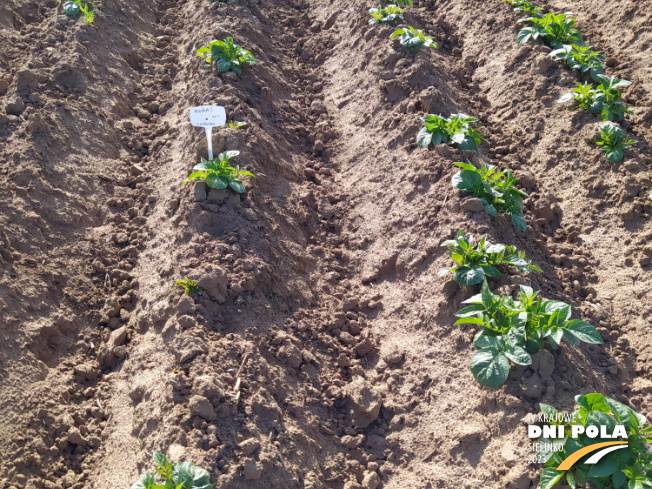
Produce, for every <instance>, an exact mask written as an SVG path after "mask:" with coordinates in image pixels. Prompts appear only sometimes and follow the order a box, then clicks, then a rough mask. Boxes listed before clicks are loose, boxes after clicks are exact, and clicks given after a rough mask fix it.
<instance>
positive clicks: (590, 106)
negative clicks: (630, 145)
mask: <svg viewBox="0 0 652 489" xmlns="http://www.w3.org/2000/svg"><path fill="white" fill-rule="evenodd" d="M596 77H597V78H598V80H599V81H601V82H602V83H600V85H598V86H597V87H595V88H594V87H593V85H591V84H589V83H584V84H582V83H577V84H576V87H575V88H574V89H573V90H572V91H571V92H570V93H567V94H565V95H563V96H562V97H561V98H560V99H559V100H558V101H557V102H559V103H565V102H568V101H569V100H576V101H577V103H578V107H579V108H580V109H584V110H588V111H589V112H591V113H592V114H600V115H601V117H602V120H603V121H613V120H618V119H619V120H623V119H625V114H632V115H633V114H634V112H632V111H631V109H630V108H629V107H627V105H625V104H624V103H623V102H621V101H620V98H621V96H622V94H621V92H620V90H618V88H621V87H627V86H629V85H631V84H632V82H630V81H627V80H622V79H620V78H616V77H613V76H606V75H601V74H597V75H596Z"/></svg>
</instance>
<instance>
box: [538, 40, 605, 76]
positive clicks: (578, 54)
mask: <svg viewBox="0 0 652 489" xmlns="http://www.w3.org/2000/svg"><path fill="white" fill-rule="evenodd" d="M549 56H550V57H552V58H554V59H555V61H566V64H568V67H569V68H570V69H571V70H577V71H579V72H580V73H587V72H588V73H589V74H590V75H591V78H593V79H594V80H595V81H597V82H599V81H600V79H599V78H598V75H604V62H605V57H604V56H603V55H602V54H600V53H599V52H598V51H594V50H593V47H592V46H589V45H586V46H581V45H579V44H564V45H563V46H562V47H561V48H559V49H555V50H554V51H552V52H551V53H550V55H549Z"/></svg>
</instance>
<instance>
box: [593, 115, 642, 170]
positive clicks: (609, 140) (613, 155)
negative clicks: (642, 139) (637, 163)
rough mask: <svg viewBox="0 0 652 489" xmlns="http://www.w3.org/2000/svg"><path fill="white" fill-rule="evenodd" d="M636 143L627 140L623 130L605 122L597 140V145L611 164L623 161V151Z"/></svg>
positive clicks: (632, 140) (599, 130)
mask: <svg viewBox="0 0 652 489" xmlns="http://www.w3.org/2000/svg"><path fill="white" fill-rule="evenodd" d="M636 143H638V141H636V140H634V139H625V133H624V132H623V130H622V129H621V128H620V127H618V126H615V125H613V124H611V123H610V122H605V123H604V124H602V125H601V126H600V128H599V129H598V135H597V137H596V138H595V144H597V145H598V147H599V148H600V150H601V151H604V152H605V156H606V157H607V161H608V162H609V163H619V162H620V161H622V159H623V157H624V153H623V150H624V149H625V148H627V147H628V146H631V145H632V144H636Z"/></svg>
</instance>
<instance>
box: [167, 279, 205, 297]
mask: <svg viewBox="0 0 652 489" xmlns="http://www.w3.org/2000/svg"><path fill="white" fill-rule="evenodd" d="M174 284H175V285H176V286H178V287H181V288H182V289H183V290H184V291H185V294H186V295H190V294H197V295H201V293H202V290H201V287H199V286H198V285H197V282H195V281H194V280H192V279H189V278H188V277H185V278H184V279H183V280H177V281H176V282H174Z"/></svg>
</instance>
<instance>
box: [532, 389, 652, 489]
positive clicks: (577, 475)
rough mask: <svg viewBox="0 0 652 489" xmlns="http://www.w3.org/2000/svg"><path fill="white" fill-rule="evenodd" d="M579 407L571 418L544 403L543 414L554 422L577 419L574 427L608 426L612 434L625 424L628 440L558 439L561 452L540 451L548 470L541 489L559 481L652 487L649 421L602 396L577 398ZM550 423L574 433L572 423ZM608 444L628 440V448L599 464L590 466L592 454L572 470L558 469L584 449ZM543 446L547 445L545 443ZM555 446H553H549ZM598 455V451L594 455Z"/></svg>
mask: <svg viewBox="0 0 652 489" xmlns="http://www.w3.org/2000/svg"><path fill="white" fill-rule="evenodd" d="M575 402H576V403H577V404H578V406H579V408H578V409H576V410H575V411H573V413H570V416H568V417H565V416H563V415H561V416H560V413H558V412H557V410H556V409H555V408H554V407H552V406H549V405H547V404H541V412H542V413H544V414H546V415H548V416H550V417H551V419H564V420H565V419H574V420H575V421H574V422H573V423H572V424H574V425H581V426H583V427H585V429H586V428H587V427H589V426H595V427H597V428H598V429H600V428H601V427H602V426H606V430H607V432H608V433H612V432H613V431H614V428H615V426H616V425H623V426H624V428H625V432H626V434H627V438H626V439H625V438H621V439H620V440H616V439H612V438H609V439H606V438H601V437H596V438H589V437H588V436H587V435H586V434H585V433H584V434H579V436H578V437H577V438H573V437H570V436H567V437H566V438H564V439H556V440H555V443H554V445H557V444H558V443H559V444H560V445H561V446H562V449H561V450H559V451H556V452H555V451H552V448H550V449H547V450H544V451H540V452H539V456H540V458H541V459H542V460H544V461H545V465H544V467H545V468H544V469H543V472H542V474H541V478H540V479H539V486H540V487H541V489H552V488H553V487H555V486H556V485H557V483H558V482H560V481H563V482H565V483H566V484H567V485H569V486H570V487H572V488H576V487H577V485H578V484H582V485H586V484H587V483H588V484H591V487H598V488H601V489H644V488H646V487H652V453H650V451H649V450H648V448H647V445H646V444H647V443H650V442H652V426H647V427H645V428H643V425H644V424H645V423H646V422H647V419H646V418H645V416H643V415H642V414H639V413H637V412H636V411H634V410H633V409H631V408H630V407H629V406H627V405H625V404H622V403H620V402H618V401H616V400H615V399H611V398H609V397H606V396H604V395H603V394H599V393H595V392H594V393H591V394H586V395H578V396H575ZM548 424H558V425H559V424H563V425H564V431H565V432H566V433H570V432H571V429H572V428H571V423H568V422H565V421H559V422H550V423H548ZM606 441H627V442H628V443H627V447H626V448H623V449H620V450H615V451H612V452H611V453H608V454H606V455H605V456H604V457H603V458H602V459H601V460H600V461H599V462H598V463H596V464H587V463H585V462H586V460H588V458H589V457H590V455H586V456H585V457H584V458H582V459H580V461H579V462H578V463H576V464H575V465H574V466H573V467H572V468H571V469H570V470H568V471H563V470H561V471H560V470H557V467H558V466H559V464H561V463H562V461H564V460H565V459H566V458H567V457H568V456H570V455H571V454H573V453H575V452H576V451H578V450H581V449H582V448H584V447H588V446H590V445H594V444H596V443H603V442H606ZM542 445H543V444H542ZM545 445H546V446H548V447H551V446H552V445H553V444H552V443H546V444H545ZM593 453H595V452H593Z"/></svg>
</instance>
